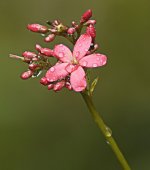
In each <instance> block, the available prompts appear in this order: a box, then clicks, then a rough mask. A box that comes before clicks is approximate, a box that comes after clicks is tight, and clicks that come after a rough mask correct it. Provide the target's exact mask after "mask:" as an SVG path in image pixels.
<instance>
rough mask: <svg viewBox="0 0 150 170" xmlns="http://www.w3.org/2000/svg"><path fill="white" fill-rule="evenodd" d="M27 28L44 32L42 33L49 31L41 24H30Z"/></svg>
mask: <svg viewBox="0 0 150 170" xmlns="http://www.w3.org/2000/svg"><path fill="white" fill-rule="evenodd" d="M27 29H28V30H30V31H32V32H37V33H42V34H44V33H47V32H48V28H47V27H46V26H43V25H40V24H28V26H27Z"/></svg>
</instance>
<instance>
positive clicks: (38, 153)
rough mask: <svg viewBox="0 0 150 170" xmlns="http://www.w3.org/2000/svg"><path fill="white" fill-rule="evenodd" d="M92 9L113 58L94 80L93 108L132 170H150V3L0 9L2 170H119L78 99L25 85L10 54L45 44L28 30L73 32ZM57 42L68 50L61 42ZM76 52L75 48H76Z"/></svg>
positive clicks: (7, 4)
mask: <svg viewBox="0 0 150 170" xmlns="http://www.w3.org/2000/svg"><path fill="white" fill-rule="evenodd" d="M89 8H91V9H92V10H93V18H95V19H96V20H97V25H96V28H97V42H99V43H100V46H101V50H100V52H101V53H105V54H107V56H108V64H107V66H106V67H103V68H100V69H98V70H97V71H96V73H98V74H99V76H100V82H99V83H98V86H97V88H96V91H95V95H94V101H95V104H96V106H97V109H98V110H99V111H100V112H101V114H102V115H103V118H104V119H105V120H106V122H107V124H109V126H110V127H111V128H112V129H113V135H114V137H115V138H116V140H117V141H118V143H119V146H120V148H121V150H122V151H123V153H124V154H125V156H126V158H127V159H128V161H129V163H130V164H131V167H132V169H133V170H149V169H150V103H149V102H150V71H149V69H150V55H149V54H150V52H149V50H150V20H149V18H150V2H149V1H148V0H143V1H134V0H113V1H112V0H107V1H106V0H88V1H80V0H74V1H73V0H72V1H71V0H66V1H64V0H55V1H52V0H42V1H40V0H39V1H37V0H26V1H22V0H13V1H11V0H5V1H0V46H1V47H0V56H1V57H0V73H1V80H0V81H1V82H0V170H91V169H102V170H120V169H121V167H120V166H119V164H118V162H117V160H116V158H115V157H114V155H113V153H112V151H111V150H110V148H109V146H108V145H107V144H106V141H105V140H104V138H103V136H102V134H101V133H100V132H99V129H98V128H97V126H96V125H95V123H94V122H93V120H92V119H91V115H90V113H89V112H88V110H87V108H86V106H85V104H84V101H83V100H82V98H81V96H80V94H77V93H74V92H69V91H67V90H63V91H61V92H59V93H54V92H50V91H47V89H46V88H44V87H43V86H41V85H40V84H39V78H37V79H31V80H27V81H23V80H21V79H20V78H19V75H20V73H21V72H23V71H25V70H26V65H25V64H24V63H21V62H19V61H15V60H13V59H10V58H9V57H8V56H9V53H13V54H21V53H22V52H23V51H25V50H31V51H32V50H34V46H35V43H39V44H41V45H42V46H45V47H51V48H52V47H53V45H54V43H51V44H45V43H44V42H43V40H42V38H41V37H40V35H39V34H35V33H31V32H29V31H28V30H27V29H26V25H27V24H28V23H36V22H37V23H41V24H44V23H45V21H47V20H53V19H61V20H62V21H63V22H64V23H66V24H70V23H71V21H72V20H75V21H78V20H79V18H80V16H81V14H82V13H83V12H84V11H85V10H87V9H89ZM56 42H59V43H60V42H64V40H63V39H61V38H57V40H56ZM70 48H72V46H70Z"/></svg>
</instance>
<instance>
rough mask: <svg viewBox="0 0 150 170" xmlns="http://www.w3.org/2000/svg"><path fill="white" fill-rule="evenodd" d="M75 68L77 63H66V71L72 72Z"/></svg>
mask: <svg viewBox="0 0 150 170" xmlns="http://www.w3.org/2000/svg"><path fill="white" fill-rule="evenodd" d="M77 68H78V66H77V65H73V64H68V65H67V66H66V68H65V69H66V70H67V71H68V73H72V72H73V71H74V70H76V69H77Z"/></svg>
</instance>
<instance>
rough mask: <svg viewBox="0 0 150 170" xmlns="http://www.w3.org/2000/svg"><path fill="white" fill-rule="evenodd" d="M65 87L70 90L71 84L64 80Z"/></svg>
mask: <svg viewBox="0 0 150 170" xmlns="http://www.w3.org/2000/svg"><path fill="white" fill-rule="evenodd" d="M65 87H66V88H67V89H69V90H72V86H71V84H70V82H66V84H65Z"/></svg>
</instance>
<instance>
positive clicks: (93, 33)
mask: <svg viewBox="0 0 150 170" xmlns="http://www.w3.org/2000/svg"><path fill="white" fill-rule="evenodd" d="M86 33H87V34H89V35H90V36H91V37H92V38H95V37H96V30H95V27H94V26H93V25H92V24H91V25H89V26H88V27H87V29H86Z"/></svg>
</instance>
